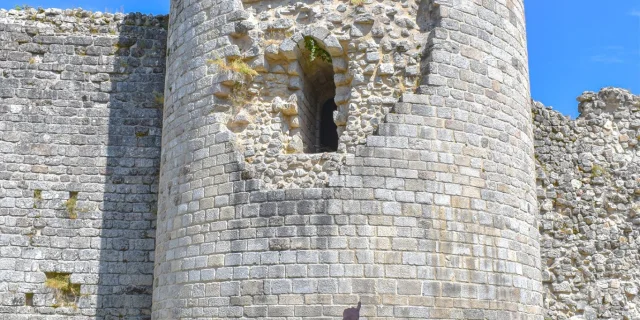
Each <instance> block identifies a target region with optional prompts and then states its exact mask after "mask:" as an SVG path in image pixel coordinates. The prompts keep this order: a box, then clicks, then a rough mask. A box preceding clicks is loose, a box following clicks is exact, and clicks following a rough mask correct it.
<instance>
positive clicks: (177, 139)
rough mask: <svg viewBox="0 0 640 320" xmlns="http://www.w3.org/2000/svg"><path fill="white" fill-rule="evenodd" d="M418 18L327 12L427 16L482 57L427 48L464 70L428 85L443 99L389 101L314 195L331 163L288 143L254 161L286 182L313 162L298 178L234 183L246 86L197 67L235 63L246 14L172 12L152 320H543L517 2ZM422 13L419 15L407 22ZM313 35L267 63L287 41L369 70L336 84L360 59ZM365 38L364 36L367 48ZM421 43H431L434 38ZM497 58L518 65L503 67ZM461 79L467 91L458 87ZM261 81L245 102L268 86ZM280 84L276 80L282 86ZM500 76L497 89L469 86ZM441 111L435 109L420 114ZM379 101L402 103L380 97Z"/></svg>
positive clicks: (452, 6)
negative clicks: (237, 88)
mask: <svg viewBox="0 0 640 320" xmlns="http://www.w3.org/2000/svg"><path fill="white" fill-rule="evenodd" d="M252 3H253V2H252ZM261 3H262V2H256V3H254V4H255V5H257V6H259V5H261ZM315 3H316V2H314V4H315ZM425 4H428V6H426V8H425V7H424V6H423V5H425ZM430 4H431V2H430V1H419V2H418V1H416V2H412V1H409V2H406V3H405V2H393V3H387V2H383V3H375V2H368V3H367V2H366V1H365V2H364V3H363V4H362V8H360V9H358V7H361V5H357V6H353V4H352V2H351V1H349V3H347V2H346V1H345V2H342V3H340V4H338V5H337V6H335V10H336V11H337V12H338V13H335V12H333V11H331V10H333V9H331V10H330V14H334V15H337V16H340V15H341V14H342V13H341V11H340V10H342V9H341V8H344V9H346V10H347V11H345V12H356V13H358V12H359V11H357V10H364V11H366V10H374V8H375V7H376V6H378V5H388V6H390V7H393V6H397V5H400V6H402V7H403V8H404V6H405V5H406V8H417V10H418V11H419V12H436V11H432V10H438V11H437V12H440V13H442V15H443V17H452V18H451V20H447V19H445V20H442V21H443V22H442V23H441V24H439V25H438V24H436V25H435V26H434V28H435V27H438V26H439V28H440V32H445V34H446V35H447V37H450V38H451V39H452V41H453V40H455V39H459V38H465V35H466V34H467V33H465V32H470V33H472V34H473V36H468V37H466V38H465V39H467V40H468V43H466V44H465V45H466V46H467V47H468V48H467V49H468V50H471V49H476V50H478V55H473V56H469V57H466V56H463V55H462V53H461V52H462V50H459V51H453V52H451V51H448V50H449V49H448V47H434V48H432V50H431V51H429V52H428V53H429V54H430V55H432V56H434V57H437V56H446V57H449V58H450V59H449V60H446V61H443V62H442V65H443V66H445V65H446V63H445V62H447V61H450V60H452V59H453V57H454V56H455V57H456V59H458V60H460V59H462V60H464V61H466V62H461V63H460V66H458V67H455V70H454V71H456V73H453V74H451V83H452V85H451V87H449V86H447V85H448V82H446V83H445V84H443V85H438V86H437V88H436V89H437V90H435V93H438V92H440V93H439V95H436V94H431V93H429V94H418V95H415V94H408V93H405V94H403V95H402V97H401V99H402V101H400V102H395V101H394V102H390V105H392V106H393V107H392V109H390V110H389V111H390V112H388V113H387V114H386V115H385V116H384V117H383V119H384V122H381V123H380V125H379V129H378V132H377V133H374V134H371V135H369V136H367V137H366V139H365V141H364V142H363V144H361V145H357V146H354V154H348V155H343V154H337V153H336V154H333V155H338V156H340V158H338V160H337V161H335V162H336V163H337V164H338V165H337V166H335V167H334V168H332V172H331V174H330V175H328V177H326V179H327V180H326V181H328V182H324V181H321V182H322V183H321V184H319V185H316V184H315V183H316V181H317V180H315V179H311V176H310V175H307V172H311V171H307V170H309V169H313V170H315V168H317V167H316V166H318V167H319V171H318V176H319V175H320V174H321V173H327V172H328V171H323V170H325V169H324V168H323V165H324V164H327V163H330V161H327V160H323V159H322V158H315V159H314V158H313V155H298V154H284V153H282V151H281V150H282V147H283V146H284V145H285V144H286V143H288V142H287V141H285V140H282V139H280V138H279V137H280V136H281V135H280V134H278V135H275V134H274V135H272V134H264V135H262V134H259V136H260V138H261V139H264V140H263V141H264V142H262V143H263V144H266V145H269V144H273V147H269V148H266V149H265V150H273V152H274V153H273V155H274V156H273V157H271V158H272V159H270V160H269V162H267V160H265V161H264V163H268V164H271V163H272V162H273V163H274V166H275V167H274V168H275V169H277V170H280V171H281V172H282V174H283V176H284V173H285V172H286V173H287V174H291V175H292V176H293V177H296V176H295V175H296V174H298V173H297V172H298V170H297V169H296V170H292V169H291V167H290V163H299V162H296V161H299V160H297V159H300V158H297V157H308V158H305V163H304V165H305V166H306V165H309V167H308V168H307V167H305V168H302V167H298V169H301V173H300V176H297V177H299V178H300V180H294V179H292V180H285V179H283V180H282V181H284V182H283V184H281V185H279V184H278V183H277V182H278V181H276V183H273V181H274V180H275V179H274V180H271V181H267V180H266V179H265V178H264V177H265V176H264V175H261V173H260V171H259V170H257V169H256V171H255V172H253V173H252V172H251V171H250V170H247V168H248V167H250V166H249V165H248V163H249V164H251V163H250V162H251V161H249V162H247V159H249V158H250V157H247V154H246V150H248V148H242V147H241V146H242V145H243V140H242V139H238V137H239V136H241V134H238V133H239V132H235V128H234V127H233V126H231V127H230V126H229V124H230V122H229V121H230V119H231V120H233V119H234V118H233V117H235V114H233V113H231V110H233V108H234V106H233V105H232V104H231V103H230V102H231V101H229V103H226V102H224V101H223V100H222V99H227V98H225V97H230V93H231V92H232V90H233V86H232V85H233V84H234V83H235V82H241V81H239V80H242V79H237V78H233V77H234V74H237V72H236V73H228V72H221V68H222V67H221V66H220V65H219V64H218V63H209V62H208V60H214V59H217V58H209V57H206V55H207V54H208V53H209V52H210V53H211V54H212V55H218V54H222V53H224V54H225V55H224V56H225V57H240V56H241V55H240V52H244V51H241V50H239V48H241V46H239V44H241V41H240V39H243V36H238V35H234V34H235V33H239V34H248V33H249V32H251V31H254V30H257V29H256V28H258V27H256V25H255V23H254V24H250V23H249V22H251V21H253V20H252V19H254V17H252V16H251V12H248V11H247V10H245V9H246V8H247V7H249V6H250V4H248V3H242V2H240V1H213V2H211V1H199V2H198V1H182V0H174V1H172V15H171V21H172V25H171V27H170V31H169V47H170V52H171V54H170V55H169V58H168V71H167V72H168V78H167V84H166V85H167V90H166V92H167V101H166V105H165V114H164V116H165V127H164V131H163V155H162V167H161V181H160V201H159V204H160V210H159V215H158V233H157V251H156V269H155V282H154V284H155V288H154V305H153V318H154V319H211V318H222V319H234V318H248V319H290V320H294V319H299V318H326V319H341V318H343V317H344V316H345V315H348V314H354V313H357V316H354V317H360V318H364V317H366V318H367V319H375V320H383V319H385V320H386V319H398V318H400V319H429V318H436V319H437V318H442V319H456V318H457V319H473V318H476V319H484V318H488V319H536V320H537V319H540V318H541V315H542V313H543V310H542V308H541V304H542V294H541V292H542V284H541V276H540V260H539V243H538V237H539V234H538V231H537V229H536V226H537V221H536V219H535V218H536V214H537V203H536V199H535V178H534V175H533V173H534V161H533V140H532V121H531V112H530V109H529V108H530V105H529V104H528V101H529V100H530V99H529V98H528V97H527V96H528V82H527V81H526V79H527V77H528V75H527V69H526V68H516V67H515V66H519V65H520V64H522V65H524V66H526V54H525V53H523V52H526V49H525V48H526V43H525V41H524V19H523V16H524V14H523V6H522V2H521V1H515V2H512V1H508V2H506V3H503V2H501V1H491V0H487V1H483V2H482V3H479V2H476V1H470V0H465V1H439V2H438V3H437V6H435V5H434V6H433V7H430ZM414 5H415V6H414ZM297 6H299V7H301V8H302V7H304V6H305V4H300V5H296V7H297ZM275 8H276V7H272V8H267V9H274V10H275ZM284 8H288V7H284ZM326 8H332V7H331V6H330V5H327V6H326ZM429 8H431V9H429ZM458 8H459V9H458ZM348 10H354V11H348ZM256 12H257V10H256ZM267 12H268V13H269V12H272V11H269V10H267ZM321 12H324V11H321ZM371 12H373V11H371ZM361 13H363V14H365V13H366V12H361ZM447 13H451V15H447ZM274 14H275V13H274ZM308 14H309V15H310V14H313V11H309V12H308ZM281 15H284V13H281ZM365 15H366V14H365ZM418 16H419V17H421V18H420V19H423V18H424V16H422V15H420V14H417V15H416V16H415V17H414V19H418V18H417V17H418ZM274 17H276V16H275V15H274ZM376 17H377V16H376ZM453 17H455V19H454V18H453ZM276 18H277V17H276ZM424 20H425V21H426V20H429V19H424ZM453 20H455V21H457V24H455V23H454V21H453ZM365 21H366V20H365ZM447 21H448V22H447ZM449 22H450V24H449ZM268 23H273V20H268ZM416 24H417V23H416ZM462 25H464V27H463V26H462ZM249 27H251V28H249ZM425 28H427V29H428V28H431V27H425ZM355 29H357V28H351V29H349V34H350V33H351V32H352V31H353V30H355ZM427 29H425V30H427ZM480 29H482V30H483V32H480V31H479V30H480ZM247 30H251V31H247ZM326 30H327V31H326V32H325V31H324V30H323V29H321V28H315V29H313V30H310V29H309V28H305V29H303V30H301V31H299V34H298V33H297V32H296V33H294V34H293V35H291V37H292V38H285V39H284V40H283V41H282V43H280V45H279V46H278V47H277V49H278V50H279V51H278V55H280V54H281V52H282V54H283V55H284V56H285V57H291V58H292V60H291V61H293V59H295V57H297V54H298V53H299V51H296V50H297V49H296V48H297V44H298V43H300V41H303V40H304V37H305V36H315V37H316V38H315V39H317V40H318V41H322V45H323V46H324V48H325V49H326V50H327V51H331V50H333V52H334V53H332V57H335V58H334V59H333V63H334V71H336V75H338V74H339V73H347V72H351V71H350V70H351V69H352V68H353V69H355V70H356V71H357V70H359V69H358V68H363V67H364V68H368V67H367V65H368V64H367V63H366V58H365V57H366V55H365V54H363V55H362V56H361V57H359V58H357V59H356V60H349V61H348V62H349V63H348V64H347V65H346V66H345V67H343V68H346V69H345V70H349V71H341V72H338V71H337V70H336V69H335V68H336V65H337V64H336V61H338V58H339V57H344V56H345V55H347V56H348V54H349V53H350V52H351V50H359V49H357V48H359V47H356V48H351V47H350V46H346V47H344V46H342V45H341V41H338V42H337V43H338V45H335V42H332V40H331V41H328V40H327V39H332V38H330V37H334V38H335V39H336V40H337V39H338V36H336V35H333V32H336V31H334V29H329V28H326ZM373 30H374V29H373V27H372V28H371V29H370V30H368V33H365V34H364V36H363V37H364V38H366V37H367V36H368V34H370V35H371V36H372V37H373V33H374V31H373ZM461 30H465V32H463V31H461ZM473 30H475V33H473V32H474V31H473ZM239 31H241V32H239ZM329 31H331V33H330V32H329ZM317 32H320V34H318V33H317ZM353 32H357V31H353ZM400 32H401V31H400ZM434 32H435V30H434ZM420 33H421V35H424V36H425V38H424V41H425V42H424V43H426V42H427V39H426V38H427V37H428V36H429V35H428V34H427V33H426V32H425V33H423V32H422V31H421V32H420ZM296 34H298V35H297V36H296ZM323 34H324V35H323ZM431 34H433V32H432V33H431ZM400 36H402V35H401V34H400ZM503 38H504V39H507V40H508V41H503V40H502V39H503ZM287 39H289V40H287ZM432 40H433V39H432ZM353 42H356V41H355V40H354V41H353ZM398 42H400V41H398ZM302 43H303V45H304V42H302ZM349 43H350V42H347V44H349ZM360 44H361V43H360ZM457 47H463V46H462V45H457ZM269 50H271V49H269ZM340 50H342V52H343V53H342V54H340ZM345 50H346V51H345ZM505 50H509V51H513V52H514V57H515V58H514V59H515V60H512V59H511V57H510V56H509V57H507V56H506V54H505V52H507V51H505ZM203 52H204V55H205V57H203ZM252 52H253V51H252ZM345 52H346V53H345ZM492 52H497V53H499V55H500V57H497V58H494V57H493V56H492V55H491V53H492ZM260 57H261V55H258V56H256V58H255V60H253V59H246V60H243V61H244V62H245V63H247V65H249V66H251V68H254V70H256V69H259V68H258V65H254V64H253V63H254V62H255V63H257V62H260V61H261V60H260ZM363 58H364V59H365V60H364V61H363ZM287 59H289V58H287ZM434 59H435V58H434ZM491 59H495V61H498V60H499V61H509V64H508V65H506V66H504V71H502V70H499V71H500V72H496V73H497V74H494V73H493V71H492V73H491V76H489V73H488V71H487V72H483V71H482V70H477V71H476V70H472V69H471V68H472V67H471V65H473V66H474V67H473V68H475V66H477V65H479V64H480V63H482V62H483V61H485V60H491ZM458 60H456V61H458ZM214 61H215V60H214ZM233 61H236V60H233V58H230V59H229V60H228V61H227V63H231V62H233ZM256 61H257V62H256ZM278 61H284V60H278ZM287 61H289V60H287ZM345 61H346V59H345ZM514 61H516V62H517V63H516V62H514ZM262 63H263V65H265V63H264V62H262ZM496 63H497V62H496ZM269 65H271V64H269ZM373 65H374V66H375V65H376V64H373ZM382 65H383V64H381V65H380V67H381V66H382ZM514 65H515V66H514ZM415 66H416V67H418V65H417V61H416V65H415ZM437 67H438V68H440V65H437ZM371 68H372V70H376V69H375V68H373V66H372V67H371ZM451 68H453V67H451ZM222 69H224V68H222ZM278 69H280V68H278ZM282 69H285V70H288V69H286V68H284V67H283V68H282ZM265 70H266V68H265ZM438 70H450V69H447V68H446V67H442V69H438ZM223 71H224V70H223ZM418 72H420V71H418ZM442 72H446V71H442ZM463 72H470V74H471V75H472V77H471V78H465V80H461V78H460V76H459V74H462V73H463ZM259 73H260V75H255V76H254V80H253V81H254V82H252V84H251V86H249V87H248V88H250V89H253V88H255V87H254V84H255V83H256V81H258V79H259V77H260V76H262V74H263V73H265V74H266V71H259ZM276 74H280V76H278V77H280V79H282V80H283V81H284V79H285V76H284V74H283V73H276ZM499 75H500V76H502V78H500V79H499V80H498V79H495V81H496V83H495V87H494V86H490V87H486V88H485V87H482V89H479V87H478V86H477V83H479V82H481V83H486V82H487V81H489V82H490V83H492V81H491V77H499ZM286 77H287V79H288V75H287V76H286ZM274 78H275V76H274ZM334 79H335V78H334ZM354 79H355V77H354ZM376 79H377V78H375V77H373V78H365V80H364V81H365V83H366V87H369V86H371V87H373V88H375V86H376V85H377V82H375V81H376ZM518 79H521V80H522V81H517V80H518ZM458 80H459V81H458ZM336 83H338V81H336ZM454 84H456V85H458V84H460V85H459V86H458V87H454ZM430 86H432V85H430V84H427V85H425V87H424V88H423V89H425V92H429V91H428V90H426V89H429V88H430ZM434 86H435V85H434ZM225 88H226V89H225ZM454 89H455V90H454ZM421 90H422V89H421ZM249 92H251V91H249ZM351 93H353V91H351ZM255 94H256V96H258V95H257V91H256V93H255ZM436 97H440V98H441V100H440V101H442V104H438V105H432V104H431V100H433V99H435V98H436ZM444 97H446V98H444ZM525 97H526V99H525ZM353 98H354V95H350V99H353ZM391 98H393V99H398V97H389V96H388V95H386V96H385V99H391ZM279 99H280V101H278V103H277V104H276V110H278V112H280V111H281V110H284V108H289V106H287V104H286V102H288V96H286V95H285V96H283V97H279ZM522 99H524V100H523V101H525V102H523V103H522V104H520V100H522ZM273 100H276V98H274V99H273ZM298 101H299V100H298ZM434 101H438V100H437V99H436V100H434ZM258 105H259V106H263V107H264V109H259V110H258V111H257V112H255V113H253V114H254V115H256V117H257V118H258V119H261V118H262V115H265V113H267V112H271V111H269V110H274V109H273V106H274V103H273V101H271V104H266V105H263V104H258ZM263 107H260V108H263ZM269 107H271V109H269ZM250 114H251V113H250ZM258 115H260V116H258ZM266 116H269V115H268V114H266ZM266 116H265V119H270V118H268V117H266ZM274 119H277V118H274ZM271 121H272V120H269V122H265V123H264V124H271V123H272V122H271ZM273 121H274V122H273V123H277V121H280V120H273ZM261 125H262V124H261ZM265 126H266V125H265ZM347 126H348V125H347ZM247 127H249V126H247ZM277 128H282V127H277ZM257 129H258V128H256V130H257ZM260 130H262V129H261V128H260ZM278 130H280V129H278ZM345 130H348V128H345ZM347 151H348V150H347ZM265 152H267V151H265ZM269 152H271V151H269ZM347 153H348V152H347ZM265 154H266V153H265ZM333 155H331V154H328V155H327V156H328V157H333ZM320 157H324V155H321V156H320ZM256 158H257V156H256ZM264 159H266V156H265V158H264ZM320 160H322V161H325V163H324V164H323V165H321V164H320V163H319V161H320ZM328 160H331V159H328ZM253 161H254V163H256V162H258V161H257V160H256V159H255V158H254V160H253ZM313 161H318V162H316V163H314V162H313ZM267 169H271V168H267ZM265 172H266V171H265ZM274 172H276V170H274ZM277 175H280V173H277ZM274 177H275V176H274ZM303 179H310V180H308V181H304V180H303ZM323 179H324V178H323ZM358 302H360V303H361V308H360V309H357V307H356V306H357V305H358Z"/></svg>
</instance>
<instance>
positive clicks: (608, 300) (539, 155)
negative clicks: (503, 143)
mask: <svg viewBox="0 0 640 320" xmlns="http://www.w3.org/2000/svg"><path fill="white" fill-rule="evenodd" d="M578 101H580V106H579V110H580V116H579V117H578V119H576V120H570V119H568V118H567V117H564V116H562V115H561V114H559V113H558V112H556V111H553V110H550V109H548V108H545V107H544V106H542V105H541V104H539V103H536V104H535V106H534V109H533V112H534V115H535V125H536V130H535V136H536V149H535V150H536V160H537V162H536V169H537V174H538V200H539V203H540V214H541V222H540V233H541V240H540V242H541V247H542V248H541V251H542V264H543V282H544V287H545V308H546V309H547V317H548V318H549V319H588V320H590V319H640V297H638V290H639V289H640V268H639V265H640V255H639V254H638V252H639V251H638V250H639V249H640V228H639V227H638V225H640V219H639V215H640V149H638V141H639V140H640V97H638V96H634V95H632V94H631V93H629V92H628V91H626V90H621V89H614V88H605V89H603V90H601V91H600V92H598V93H594V92H586V93H584V94H583V95H581V96H580V97H579V98H578Z"/></svg>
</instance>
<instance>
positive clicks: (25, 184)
mask: <svg viewBox="0 0 640 320" xmlns="http://www.w3.org/2000/svg"><path fill="white" fill-rule="evenodd" d="M166 23H167V21H166V18H165V17H162V16H158V17H153V16H142V15H139V14H138V15H134V14H132V15H128V16H125V15H123V14H115V15H114V14H101V13H92V12H87V11H82V10H64V11H63V10H57V9H47V10H40V9H39V10H36V9H28V10H22V11H16V10H10V11H6V10H0V318H2V319H11V320H13V319H96V318H97V319H116V318H117V319H149V318H150V309H151V291H152V282H153V275H152V273H153V260H154V247H155V246H154V239H155V219H156V218H155V214H156V207H157V205H156V202H157V185H158V181H157V180H158V170H159V160H160V137H161V128H162V123H161V121H162V120H161V115H162V103H163V97H162V93H163V84H164V63H165V55H164V52H165V41H166V31H165V30H164V29H163V25H166ZM46 274H48V275H51V276H52V277H53V276H55V275H59V276H60V279H69V284H68V288H72V290H71V289H64V288H63V289H54V288H55V286H53V284H51V283H49V282H47V283H48V284H45V282H46V281H47V276H46ZM65 277H66V278H65ZM58 284H60V283H58ZM63 284H64V281H63ZM78 287H79V288H80V289H79V293H78V292H76V291H74V290H75V289H76V288H78ZM65 290H66V291H65ZM65 292H67V293H65ZM69 292H71V293H72V294H68V293H69ZM31 294H32V295H31ZM27 300H30V301H27ZM27 304H32V305H27Z"/></svg>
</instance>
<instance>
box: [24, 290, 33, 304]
mask: <svg viewBox="0 0 640 320" xmlns="http://www.w3.org/2000/svg"><path fill="white" fill-rule="evenodd" d="M24 305H25V306H29V307H33V293H25V295H24Z"/></svg>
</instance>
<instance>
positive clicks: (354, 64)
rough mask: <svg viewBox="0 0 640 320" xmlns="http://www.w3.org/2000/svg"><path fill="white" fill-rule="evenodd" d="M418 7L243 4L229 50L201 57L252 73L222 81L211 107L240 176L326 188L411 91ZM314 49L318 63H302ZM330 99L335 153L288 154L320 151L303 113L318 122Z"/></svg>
mask: <svg viewBox="0 0 640 320" xmlns="http://www.w3.org/2000/svg"><path fill="white" fill-rule="evenodd" d="M421 2H428V1H405V2H385V3H374V2H370V3H369V2H366V1H331V2H317V1H316V2H309V3H295V4H292V3H290V2H289V1H244V2H243V3H242V9H243V13H242V16H243V17H242V22H239V23H238V24H237V25H236V26H234V27H233V30H230V37H229V41H230V43H231V44H232V46H231V47H230V49H225V50H224V51H220V50H214V51H212V52H211V53H209V54H208V55H209V56H210V58H211V59H220V58H222V59H223V60H224V62H225V63H227V64H231V63H232V61H237V60H242V61H243V62H246V63H247V65H248V67H250V68H251V69H253V70H255V71H257V72H258V74H257V75H255V76H253V77H251V79H248V80H247V79H238V76H239V75H238V72H229V73H226V74H225V75H224V76H222V77H221V78H219V79H217V81H220V83H221V85H220V86H219V87H218V88H216V92H215V93H214V94H215V95H216V96H217V99H216V103H217V104H218V105H221V106H223V105H225V104H227V105H229V106H228V107H227V108H228V110H229V111H228V112H226V113H227V117H228V120H227V121H228V127H230V129H231V130H232V131H234V132H235V133H236V141H237V143H238V145H239V146H240V147H241V148H240V149H241V150H244V151H243V152H244V156H245V158H246V159H247V163H248V168H247V174H248V175H251V176H252V177H257V178H259V179H261V180H263V182H264V183H265V186H267V187H270V188H292V187H310V186H326V184H327V181H328V177H329V176H330V175H335V174H337V168H338V167H339V165H340V164H342V163H343V162H344V154H345V153H351V154H353V153H354V152H355V147H356V146H357V145H362V144H364V143H365V141H366V137H367V136H369V135H371V134H372V133H374V132H375V131H376V130H377V129H378V126H379V124H380V123H381V120H382V119H383V118H384V115H385V114H386V113H388V112H389V110H390V108H391V107H392V106H393V104H394V103H395V102H396V101H397V100H398V98H399V97H400V95H401V94H402V93H404V92H413V90H414V89H415V88H416V86H417V84H418V82H419V80H420V67H419V65H418V64H419V60H420V53H421V51H422V50H423V47H424V44H425V43H426V37H427V34H425V33H423V32H422V30H421V29H420V26H418V24H417V21H416V17H417V16H419V15H421V14H423V13H422V12H419V10H420V7H419V3H421ZM310 41H311V42H312V43H313V45H312V47H314V49H310V47H309V43H310ZM316 49H317V51H318V52H320V51H323V52H325V53H326V56H325V57H323V56H318V57H315V56H313V57H312V56H311V55H312V54H311V51H313V50H316ZM324 58H328V59H324ZM318 60H324V61H323V62H321V63H316V61H318ZM214 65H216V67H217V64H214ZM221 69H222V70H226V69H227V68H224V67H223V68H213V69H212V70H211V72H220V71H221ZM327 69H328V70H329V72H327ZM331 69H332V70H331ZM240 73H241V72H240ZM329 73H331V76H329V77H328V78H327V77H326V76H325V75H327V74H329ZM240 78H242V76H241V75H240ZM243 80H247V81H244V83H245V84H244V86H246V88H242V89H239V87H242V85H239V83H243ZM326 82H331V83H327V84H325V83H326ZM309 84H311V86H309ZM310 92H313V93H312V94H310ZM238 96H242V97H243V98H242V99H240V100H241V101H238V99H237V97H238ZM332 97H335V99H334V100H335V102H336V104H337V106H338V110H337V112H335V114H334V117H333V120H334V122H335V123H336V125H337V126H338V130H337V131H338V133H339V139H340V140H339V141H340V143H339V145H338V153H337V154H336V153H333V154H326V155H321V154H317V155H311V156H309V155H300V156H298V155H296V154H301V153H314V152H318V151H322V150H319V149H318V145H317V142H318V138H317V137H313V136H312V135H309V134H308V132H306V131H305V130H306V129H307V128H306V127H303V126H302V124H303V123H304V122H307V123H308V122H309V121H310V118H309V117H307V116H306V115H305V112H303V111H304V110H303V109H307V110H308V111H312V113H314V114H318V110H319V109H320V108H321V106H322V104H323V103H324V102H325V101H326V100H327V99H329V98H332ZM307 103H308V104H307ZM221 108H224V107H221ZM257 114H260V116H259V117H257V116H255V115H257ZM307 114H308V112H307ZM252 115H254V116H252ZM318 120H319V119H316V122H317V121H318ZM313 130H314V131H316V130H317V128H315V129H313ZM313 135H317V133H315V132H314V134H313ZM309 144H311V145H309ZM292 154H293V155H292Z"/></svg>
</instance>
